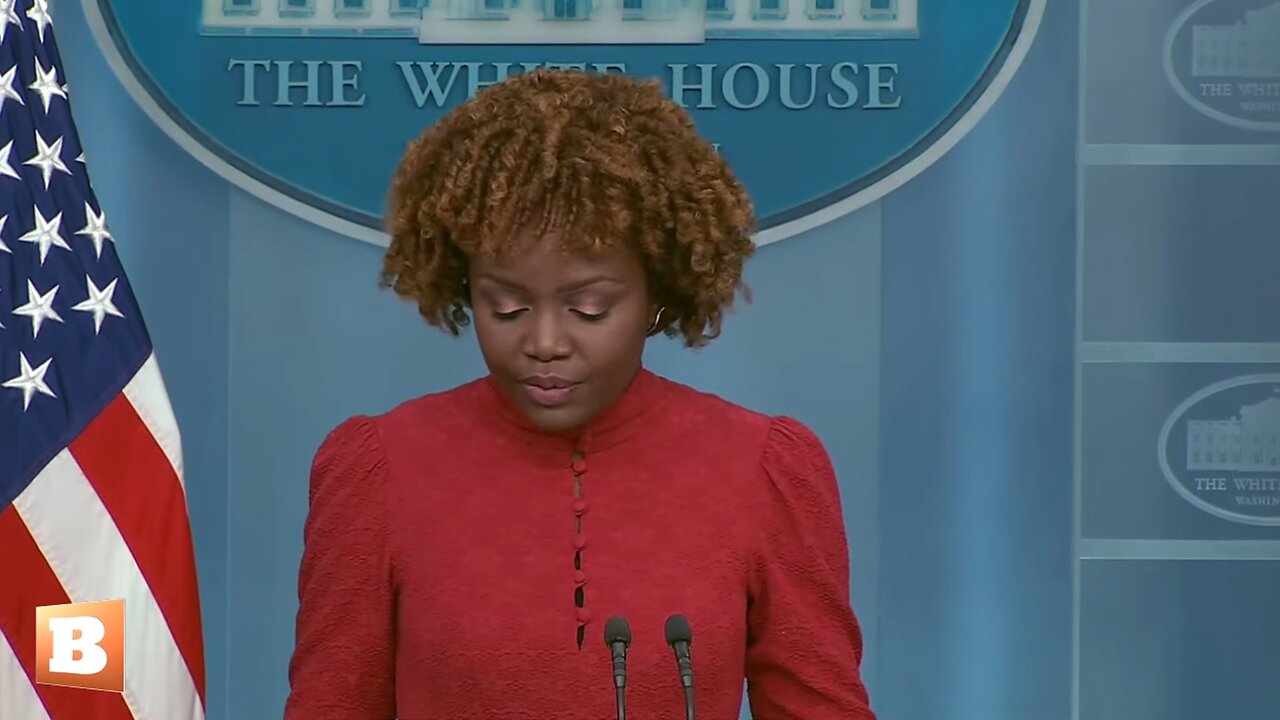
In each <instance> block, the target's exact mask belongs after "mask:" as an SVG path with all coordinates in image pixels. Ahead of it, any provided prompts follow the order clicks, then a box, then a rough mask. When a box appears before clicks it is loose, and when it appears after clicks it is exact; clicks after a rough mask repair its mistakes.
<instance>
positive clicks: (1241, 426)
mask: <svg viewBox="0 0 1280 720" xmlns="http://www.w3.org/2000/svg"><path fill="white" fill-rule="evenodd" d="M1187 469H1188V470H1219V471H1233V472H1280V396H1277V397H1269V398H1266V399H1265V400H1262V401H1261V402H1257V403H1254V404H1253V405H1246V406H1244V407H1242V408H1240V413H1239V414H1238V415H1237V416H1236V417H1234V418H1232V419H1230V420H1189V421H1187Z"/></svg>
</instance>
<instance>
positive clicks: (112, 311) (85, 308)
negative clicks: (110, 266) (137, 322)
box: [71, 275, 124, 335]
mask: <svg viewBox="0 0 1280 720" xmlns="http://www.w3.org/2000/svg"><path fill="white" fill-rule="evenodd" d="M84 279H85V282H86V283H87V284H88V285H89V299H88V300H85V301H83V302H80V303H76V305H75V306H74V307H72V308H71V309H72V310H79V311H81V312H91V313H93V334H94V335H97V334H98V333H99V332H101V331H102V321H103V320H106V319H107V316H108V315H114V316H115V317H118V318H124V313H122V312H120V308H117V307H116V305H115V303H114V302H113V301H112V299H111V296H112V295H114V294H115V292H116V280H112V281H111V282H109V283H107V286H106V287H105V288H103V289H101V290H99V289H98V286H97V285H96V284H94V282H93V278H91V277H89V276H88V275H85V276H84Z"/></svg>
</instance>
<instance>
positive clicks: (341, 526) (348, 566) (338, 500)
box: [284, 417, 396, 720]
mask: <svg viewBox="0 0 1280 720" xmlns="http://www.w3.org/2000/svg"><path fill="white" fill-rule="evenodd" d="M387 474H388V472H387V461H386V458H385V456H384V454H383V452H382V449H381V446H380V444H379V442H378V436H377V430H376V428H375V427H374V425H373V423H372V421H371V420H369V419H368V418H365V417H357V418H352V419H350V420H347V421H346V422H344V423H342V424H341V425H339V426H338V427H337V428H335V429H334V430H333V431H332V432H331V433H330V434H329V436H328V437H326V438H325V440H324V442H323V443H321V445H320V448H319V450H318V451H317V452H316V456H315V460H314V462H313V464H312V469H311V489H310V507H309V511H308V513H307V519H306V524H305V526H304V533H303V540H304V547H303V554H302V562H301V567H300V569H299V574H298V599H299V607H298V614H297V620H296V637H295V646H294V652H293V657H292V659H291V661H290V664H289V685H290V692H289V696H288V699H287V700H286V703H285V712H284V718H285V720H392V719H393V718H395V716H396V699H395V629H394V628H395V594H394V591H393V583H392V573H391V554H390V552H389V549H388V517H387V515H388V513H387V511H386V508H387V505H388V498H387V497H386V492H387Z"/></svg>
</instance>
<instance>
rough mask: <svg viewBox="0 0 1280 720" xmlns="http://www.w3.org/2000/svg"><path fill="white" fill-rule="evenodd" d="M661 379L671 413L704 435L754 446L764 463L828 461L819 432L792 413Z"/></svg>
mask: <svg viewBox="0 0 1280 720" xmlns="http://www.w3.org/2000/svg"><path fill="white" fill-rule="evenodd" d="M661 381H662V382H663V383H664V384H665V385H666V387H667V394H668V396H669V397H670V399H671V402H670V406H671V407H672V409H673V414H675V415H678V416H679V418H680V420H681V421H682V422H681V424H683V425H686V426H689V427H693V428H697V430H698V433H699V434H700V435H701V436H702V437H703V438H704V439H708V438H707V437H706V436H707V435H708V434H710V435H712V436H713V437H712V438H709V439H711V440H712V441H716V440H719V441H723V442H729V443H731V444H733V445H735V446H737V447H738V449H740V450H748V449H751V450H755V451H756V454H757V456H758V457H759V458H760V461H761V462H762V463H764V464H774V465H782V466H791V465H796V464H809V463H812V462H818V463H819V464H821V463H826V462H829V459H828V455H827V450H826V447H825V445H824V444H823V442H822V440H821V439H820V438H819V437H818V434H817V433H816V432H814V430H813V429H812V428H810V427H809V426H808V425H806V424H805V423H804V422H802V421H800V420H798V419H796V418H794V417H791V416H789V415H771V414H768V413H765V412H761V411H759V410H755V409H752V408H749V407H746V406H744V405H741V404H739V403H736V402H733V401H731V400H728V399H726V398H724V397H722V396H720V395H717V394H715V393H711V392H707V391H704V390H698V389H696V388H693V387H690V386H688V385H684V384H682V383H679V382H676V381H674V380H669V379H666V378H662V379H661ZM716 436H719V437H716Z"/></svg>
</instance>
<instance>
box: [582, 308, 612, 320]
mask: <svg viewBox="0 0 1280 720" xmlns="http://www.w3.org/2000/svg"><path fill="white" fill-rule="evenodd" d="M573 312H574V314H575V315H577V316H578V317H580V318H582V319H583V320H586V321H587V322H599V321H601V320H603V319H605V318H606V317H608V316H609V311H608V310H605V311H603V312H598V313H589V312H584V311H582V310H574V311H573Z"/></svg>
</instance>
